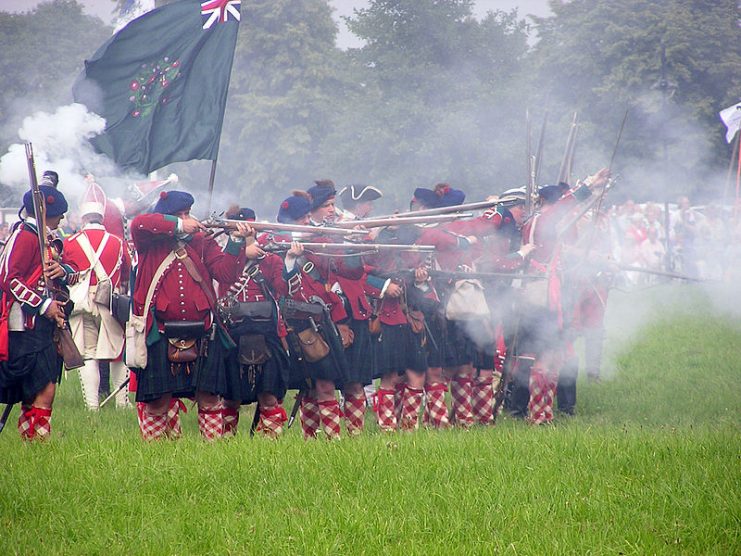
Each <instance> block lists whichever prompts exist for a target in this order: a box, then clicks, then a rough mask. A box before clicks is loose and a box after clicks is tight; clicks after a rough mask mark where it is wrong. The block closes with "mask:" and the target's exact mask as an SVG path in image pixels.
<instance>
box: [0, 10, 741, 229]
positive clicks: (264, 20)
mask: <svg viewBox="0 0 741 556" xmlns="http://www.w3.org/2000/svg"><path fill="white" fill-rule="evenodd" d="M159 3H160V4H162V3H164V2H159ZM119 4H120V2H119ZM473 4H474V3H473V1H472V0H436V1H432V0H372V1H371V2H369V3H368V6H367V8H363V9H358V10H356V11H355V13H354V15H353V16H352V17H350V18H348V19H347V25H348V27H349V28H350V30H351V31H352V32H353V33H354V34H356V35H357V36H358V37H360V38H361V39H363V43H364V45H363V46H362V47H361V48H357V49H350V50H347V51H343V50H340V49H339V48H337V46H336V44H335V42H336V36H337V26H336V24H335V22H334V20H333V19H332V11H331V7H330V5H329V4H328V2H327V1H326V0H243V1H242V7H241V12H242V20H241V27H240V35H239V40H238V44H237V52H236V55H235V62H234V68H233V71H232V81H231V87H230V96H229V100H228V104H227V111H226V117H225V123H224V129H223V135H222V142H221V149H220V155H219V164H218V172H217V181H216V189H217V190H218V191H235V190H236V189H237V188H238V189H239V190H241V191H242V192H243V194H242V195H241V196H240V197H241V198H242V199H248V198H250V194H251V193H256V195H255V196H254V197H253V198H256V199H257V200H256V203H255V204H256V205H258V208H267V207H270V208H271V210H272V208H273V207H274V206H275V205H276V204H277V202H278V201H279V200H280V199H281V198H283V197H284V196H285V194H286V193H287V191H288V190H289V189H291V188H305V187H308V186H309V185H310V183H311V181H312V180H313V179H316V178H331V179H333V180H335V181H336V182H337V183H338V184H346V183H372V184H375V185H378V186H379V187H381V188H382V189H384V191H386V192H387V197H389V201H388V202H389V204H390V205H400V204H403V203H404V202H405V201H406V200H408V197H409V195H410V192H411V189H412V188H414V187H419V186H425V187H429V186H431V185H434V183H437V182H439V181H448V182H450V183H452V184H454V185H456V186H457V187H461V188H463V189H464V190H466V191H467V192H468V195H469V198H470V199H471V200H474V199H478V198H480V197H482V196H483V195H485V194H488V193H491V192H496V191H501V190H503V189H505V188H508V187H513V186H518V185H523V184H524V183H525V180H526V175H527V174H526V153H525V144H526V131H525V112H526V110H527V111H529V112H530V114H531V116H532V122H533V135H534V139H533V143H537V136H538V134H539V132H540V127H541V125H542V122H543V121H544V119H545V118H546V116H547V122H548V123H547V129H546V142H545V151H544V165H543V170H542V177H541V180H540V181H542V182H553V181H554V180H555V179H556V177H557V175H558V168H559V165H560V162H561V157H562V153H563V149H564V146H565V142H566V135H567V133H568V126H569V122H570V121H571V119H572V116H573V113H574V112H578V119H579V122H580V126H579V133H578V140H577V149H576V157H575V168H574V171H575V174H576V175H580V174H583V173H584V172H585V171H588V170H592V169H594V167H595V166H599V165H605V164H606V163H607V162H608V160H609V158H610V153H611V151H612V150H613V148H614V143H615V139H616V136H617V131H618V129H619V127H620V122H621V120H622V118H623V115H624V113H625V111H626V110H629V114H630V117H629V119H628V123H627V124H626V129H625V134H624V137H623V141H622V143H621V146H620V152H619V155H618V157H617V158H616V162H615V170H616V171H617V172H619V173H622V174H623V175H624V185H623V187H622V192H620V190H618V195H623V196H628V195H629V196H633V197H636V198H641V196H644V197H647V198H648V197H651V198H656V197H657V196H659V195H669V196H676V195H679V194H684V193H689V194H694V195H696V196H698V197H699V196H709V195H714V194H717V191H718V187H719V186H718V184H717V182H715V181H713V180H711V179H710V176H715V175H717V174H721V173H723V172H724V169H725V166H726V165H727V163H728V158H729V156H730V154H729V153H730V150H729V147H728V146H727V145H726V143H725V140H724V133H723V131H724V128H723V127H722V124H721V123H720V121H719V119H718V116H717V112H718V111H719V110H720V109H721V108H723V107H725V106H728V105H730V104H733V103H735V102H737V101H738V100H739V96H741V28H740V27H739V20H740V19H741V17H740V16H741V11H740V9H739V6H738V3H737V2H736V0H716V1H712V2H711V1H708V0H671V1H667V2H652V1H650V0H572V1H570V2H561V1H552V2H551V10H552V15H551V16H549V17H544V18H533V19H532V20H530V21H529V20H527V19H525V18H524V14H520V13H517V12H516V11H511V12H503V11H493V12H489V13H488V14H487V15H486V16H485V17H484V18H481V19H476V18H474V16H473V11H472V10H473ZM111 6H112V10H113V9H115V8H116V2H113V1H112V3H111ZM111 33H112V29H111V28H109V27H107V26H106V25H104V24H103V22H102V21H100V20H99V19H97V18H94V17H91V16H87V15H84V13H83V11H82V7H81V5H80V4H79V3H77V2H76V1H74V0H54V1H53V2H47V3H44V4H41V5H39V6H38V7H37V8H35V9H34V10H32V11H30V12H28V13H25V14H8V13H0V45H1V46H2V48H0V70H1V71H2V73H3V75H4V86H3V89H4V94H3V95H2V98H0V122H1V123H2V125H0V130H1V132H0V133H1V135H0V142H1V143H2V144H1V145H0V146H1V147H3V150H4V148H5V147H7V145H8V144H10V143H12V142H14V141H17V138H16V137H15V130H16V129H17V127H18V124H19V122H20V119H21V118H22V117H23V116H26V115H28V114H29V113H30V111H31V110H35V109H50V108H53V105H55V104H60V103H65V102H69V101H71V94H70V92H69V91H70V87H71V84H72V82H73V81H74V79H75V77H76V76H77V74H78V73H79V71H80V70H81V69H82V64H83V60H84V59H85V57H89V56H90V55H91V54H92V53H93V52H94V51H95V49H96V48H97V47H98V46H99V45H100V44H101V43H102V42H103V41H104V40H106V38H107V37H108V36H110V34H111ZM174 166H175V171H176V172H178V173H179V174H180V175H181V178H182V179H183V180H184V181H186V183H188V182H190V183H192V184H193V187H194V188H196V189H197V188H203V189H205V184H206V182H207V174H208V165H207V164H206V163H186V164H178V165H174ZM237 200H238V199H235V201H237ZM266 216H268V215H266ZM269 216H272V215H269Z"/></svg>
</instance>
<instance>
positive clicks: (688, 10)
mask: <svg viewBox="0 0 741 556" xmlns="http://www.w3.org/2000/svg"><path fill="white" fill-rule="evenodd" d="M551 9H552V11H553V16H552V17H547V18H536V28H537V31H538V35H539V37H540V40H539V42H538V43H537V46H536V47H535V51H534V54H533V62H534V64H535V66H536V68H537V71H536V74H537V78H538V80H539V82H540V83H542V84H543V89H547V90H548V91H549V92H550V94H551V95H552V99H553V102H554V103H555V104H556V105H558V106H560V108H561V111H562V112H570V111H573V110H575V109H578V110H579V111H580V112H581V115H582V120H584V121H585V122H586V125H585V128H584V133H582V134H581V139H580V143H582V144H591V145H595V146H596V147H597V151H598V152H600V151H601V152H602V154H603V156H602V157H603V159H604V158H606V157H605V156H604V153H606V152H609V151H610V149H611V148H612V142H613V141H614V137H615V135H614V133H613V129H614V130H615V133H616V132H617V127H618V125H619V122H620V119H621V117H622V114H623V111H624V110H625V108H626V107H629V108H630V109H631V116H630V120H629V124H628V128H627V130H626V137H625V142H624V144H623V147H622V153H621V157H623V160H625V157H628V156H630V157H634V160H635V162H636V164H635V165H634V166H636V167H642V169H643V170H645V169H646V168H650V167H651V165H652V164H653V165H654V170H655V171H656V173H658V174H663V177H664V178H666V179H667V181H666V182H665V183H661V184H660V185H662V186H663V187H668V186H669V185H668V184H669V183H672V182H676V181H677V180H681V181H683V182H685V185H686V187H685V188H688V187H690V186H693V185H695V184H703V183H704V181H700V179H701V177H702V176H703V175H704V174H706V173H707V172H708V171H709V169H710V168H713V167H714V166H722V164H723V163H724V162H723V161H724V160H727V158H726V152H727V149H726V148H725V147H724V144H723V135H722V133H721V132H722V126H720V125H719V121H718V116H717V113H718V111H719V110H720V109H721V108H723V107H725V106H727V105H729V104H732V103H734V102H737V101H738V98H739V97H738V95H739V91H741V28H740V27H739V17H740V16H741V9H740V8H739V4H738V2H737V1H736V0H721V1H709V0H674V1H672V2H652V1H650V0H573V1H571V2H558V1H552V2H551ZM662 53H663V60H664V61H663V63H662ZM608 126H609V127H608ZM607 131H609V133H608V132H607ZM670 171H671V172H672V173H671V174H669V172H670ZM635 179H636V180H640V179H641V178H640V177H639V176H636V177H635ZM693 181H694V183H692V182H693ZM672 187H675V188H676V189H675V192H676V193H679V192H680V190H681V189H682V186H681V185H678V184H676V183H674V184H673V185H672ZM651 193H655V192H651Z"/></svg>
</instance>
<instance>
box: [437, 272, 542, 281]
mask: <svg viewBox="0 0 741 556" xmlns="http://www.w3.org/2000/svg"><path fill="white" fill-rule="evenodd" d="M428 274H429V275H430V276H431V277H432V278H443V279H448V280H466V279H470V280H478V279H482V280H486V279H487V278H488V279H493V278H527V279H533V280H544V279H545V278H546V277H545V276H541V275H540V274H515V273H512V272H463V271H461V272H450V271H447V270H429V271H428Z"/></svg>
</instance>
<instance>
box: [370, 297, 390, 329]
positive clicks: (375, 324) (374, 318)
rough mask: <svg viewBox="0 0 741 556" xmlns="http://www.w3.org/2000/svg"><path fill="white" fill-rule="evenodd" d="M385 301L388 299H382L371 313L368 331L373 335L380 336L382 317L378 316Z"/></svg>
mask: <svg viewBox="0 0 741 556" xmlns="http://www.w3.org/2000/svg"><path fill="white" fill-rule="evenodd" d="M384 301H386V299H381V302H380V303H379V304H378V307H377V308H376V310H375V311H373V314H371V316H370V318H369V319H368V332H370V334H371V336H378V335H379V334H380V333H381V330H382V329H381V318H380V317H379V316H378V313H380V312H381V309H383V303H384Z"/></svg>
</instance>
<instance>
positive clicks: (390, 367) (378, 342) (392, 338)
mask: <svg viewBox="0 0 741 556" xmlns="http://www.w3.org/2000/svg"><path fill="white" fill-rule="evenodd" d="M423 337H424V335H423V334H419V335H417V334H414V333H413V332H412V329H411V327H410V326H409V325H408V324H383V323H381V333H380V334H379V335H378V336H376V337H375V338H373V348H374V353H375V361H376V369H375V372H374V374H373V377H374V378H380V377H382V376H383V375H388V374H392V373H398V374H402V373H404V372H405V371H406V370H407V369H413V370H415V371H418V372H425V371H426V370H427V357H426V354H425V352H424V348H423V346H422V338H423Z"/></svg>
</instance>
